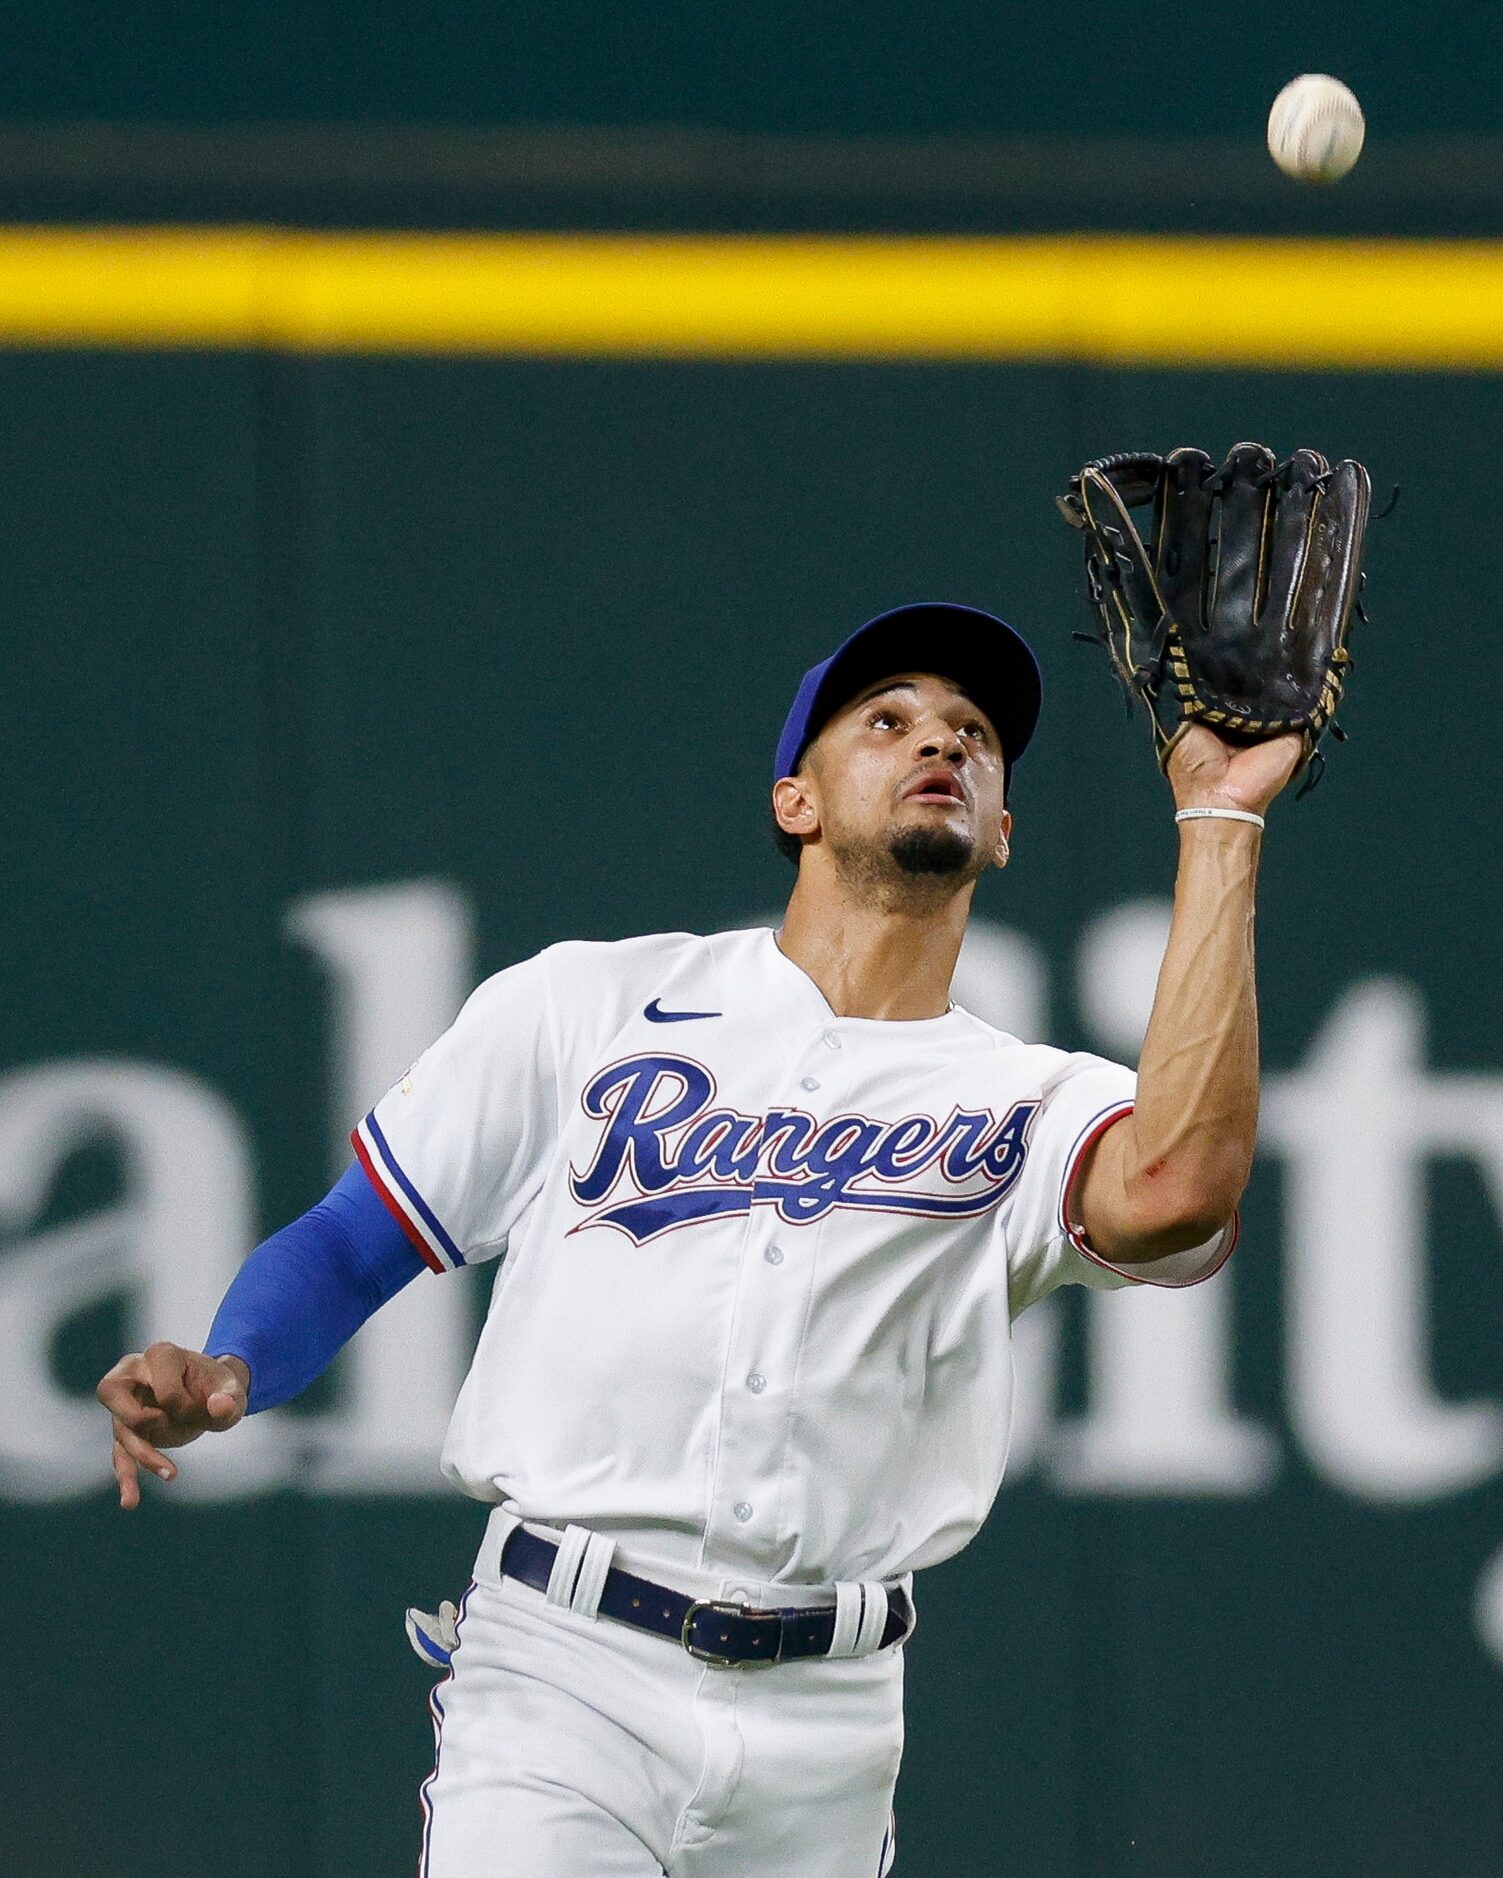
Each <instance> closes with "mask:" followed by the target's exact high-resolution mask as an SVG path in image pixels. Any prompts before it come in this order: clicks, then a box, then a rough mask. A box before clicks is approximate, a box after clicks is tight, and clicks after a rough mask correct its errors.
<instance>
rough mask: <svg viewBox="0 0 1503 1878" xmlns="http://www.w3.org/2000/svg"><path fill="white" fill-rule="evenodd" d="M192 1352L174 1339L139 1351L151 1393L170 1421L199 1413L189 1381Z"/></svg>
mask: <svg viewBox="0 0 1503 1878" xmlns="http://www.w3.org/2000/svg"><path fill="white" fill-rule="evenodd" d="M192 1358H193V1352H192V1351H191V1350H185V1349H183V1348H182V1346H181V1345H180V1344H176V1343H153V1344H151V1345H150V1346H149V1347H148V1348H147V1349H146V1350H145V1351H144V1352H143V1353H142V1361H143V1362H144V1363H145V1366H146V1375H147V1380H148V1383H149V1385H150V1388H151V1393H152V1396H153V1397H154V1398H155V1400H156V1401H157V1402H159V1403H160V1404H161V1406H162V1407H163V1408H164V1409H166V1411H167V1413H168V1415H170V1416H171V1418H172V1419H173V1421H175V1422H179V1421H187V1422H192V1421H194V1420H197V1419H198V1418H199V1417H200V1416H201V1415H202V1413H203V1403H202V1401H200V1400H198V1399H196V1398H195V1396H194V1394H193V1390H192V1387H191V1385H190V1380H189V1378H190V1364H191V1362H192Z"/></svg>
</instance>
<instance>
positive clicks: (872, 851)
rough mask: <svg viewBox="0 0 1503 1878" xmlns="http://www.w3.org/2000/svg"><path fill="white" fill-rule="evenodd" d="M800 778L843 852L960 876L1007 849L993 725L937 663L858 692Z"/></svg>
mask: <svg viewBox="0 0 1503 1878" xmlns="http://www.w3.org/2000/svg"><path fill="white" fill-rule="evenodd" d="M798 780H799V782H800V783H801V784H802V785H803V789H804V793H805V795H806V796H807V798H808V803H809V807H810V809H811V810H812V814H813V817H814V823H815V827H817V831H818V833H819V835H820V837H821V838H822V839H824V840H826V841H828V842H829V844H830V848H831V851H832V853H834V854H836V855H837V856H839V855H842V854H846V853H849V854H851V855H853V856H855V855H860V856H873V855H885V856H887V857H889V858H890V860H891V862H892V863H893V864H895V866H896V867H897V868H899V869H900V870H902V871H903V872H905V873H909V874H931V875H945V874H950V875H957V876H959V877H961V878H963V879H974V878H975V877H976V876H977V875H978V874H980V873H981V872H982V871H983V870H984V869H985V868H986V867H988V866H989V865H991V864H992V862H993V861H995V860H999V859H1004V858H1005V849H1001V851H1000V852H999V849H1000V844H1001V843H1002V842H1003V841H1004V840H1005V837H1006V835H1007V833H1008V830H1009V826H1010V820H1011V818H1010V817H1009V816H1008V814H1007V810H1006V808H1005V806H1004V802H1003V792H1004V786H1005V774H1004V769H1003V762H1002V747H1001V744H1000V742H999V741H998V738H997V733H996V730H995V729H994V728H993V726H992V723H991V720H990V719H989V718H988V717H987V716H986V714H985V712H983V711H981V710H979V709H978V708H977V706H976V705H975V704H974V703H973V702H972V700H971V699H970V698H969V697H967V695H966V694H965V692H963V691H962V690H961V689H960V688H959V686H957V685H956V684H955V683H953V682H952V681H951V680H950V679H948V678H944V677H941V676H939V675H937V674H935V673H933V672H902V673H898V674H896V675H895V676H893V677H891V678H885V679H883V680H882V681H881V682H880V683H877V684H874V685H868V686H867V687H865V688H864V689H863V690H862V691H860V692H858V693H857V695H856V696H855V697H854V698H853V699H852V700H851V701H850V703H849V704H847V705H845V706H843V707H842V708H841V709H840V710H839V711H837V712H836V714H835V715H834V716H833V717H832V718H831V719H830V721H829V722H828V723H827V724H826V725H825V727H824V729H823V730H822V731H821V732H820V734H819V736H818V738H817V739H816V740H815V742H814V744H813V745H812V746H811V747H810V750H809V752H808V756H807V758H806V760H805V765H804V771H803V773H802V774H801V776H800V778H799V779H798ZM780 786H781V785H780ZM797 832H800V833H812V832H815V828H814V827H811V828H805V829H799V830H797Z"/></svg>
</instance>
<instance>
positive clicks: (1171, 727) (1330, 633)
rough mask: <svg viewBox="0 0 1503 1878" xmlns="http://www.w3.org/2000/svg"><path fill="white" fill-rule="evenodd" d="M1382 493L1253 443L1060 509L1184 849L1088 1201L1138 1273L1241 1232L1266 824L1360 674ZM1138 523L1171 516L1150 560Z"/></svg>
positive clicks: (1251, 1122) (1135, 462) (1107, 478)
mask: <svg viewBox="0 0 1503 1878" xmlns="http://www.w3.org/2000/svg"><path fill="white" fill-rule="evenodd" d="M1370 489H1371V486H1370V482H1369V478H1368V474H1367V471H1366V470H1365V469H1364V468H1363V467H1362V465H1361V464H1360V463H1356V462H1353V461H1352V460H1351V459H1349V458H1348V459H1346V460H1344V461H1342V462H1339V463H1336V464H1334V465H1333V464H1330V463H1328V462H1327V460H1326V458H1325V457H1324V456H1322V455H1321V454H1320V452H1319V451H1317V450H1308V449H1305V450H1296V451H1295V452H1294V453H1293V455H1292V456H1291V457H1290V458H1289V459H1288V460H1287V461H1286V462H1283V463H1280V462H1278V461H1277V460H1276V459H1275V457H1274V454H1273V452H1272V451H1271V450H1267V449H1265V448H1264V446H1263V445H1262V444H1257V443H1239V444H1238V445H1236V447H1235V448H1234V449H1233V450H1232V451H1231V453H1230V454H1229V455H1228V457H1227V459H1226V461H1225V462H1224V463H1223V464H1222V465H1221V466H1220V467H1219V468H1217V467H1215V466H1214V465H1213V464H1212V462H1211V459H1210V458H1209V457H1208V456H1207V455H1206V454H1205V452H1204V451H1201V450H1194V449H1179V450H1174V451H1171V452H1170V454H1169V455H1168V456H1167V457H1161V456H1157V455H1154V454H1151V453H1146V452H1140V453H1124V454H1119V455H1116V456H1110V457H1102V458H1098V459H1097V460H1096V461H1095V462H1092V463H1088V464H1087V465H1086V466H1085V468H1084V469H1082V470H1081V471H1080V473H1079V474H1078V475H1077V476H1075V477H1073V478H1072V479H1071V483H1070V487H1069V490H1068V491H1067V493H1066V494H1065V495H1064V496H1063V497H1062V498H1061V501H1060V506H1061V509H1062V510H1063V512H1064V515H1065V519H1066V520H1067V521H1068V522H1070V524H1071V525H1072V526H1073V527H1075V528H1076V529H1078V530H1079V531H1080V532H1081V537H1082V540H1083V542H1084V545H1085V558H1086V570H1087V578H1088V585H1089V593H1090V598H1091V601H1092V604H1093V605H1094V607H1095V609H1096V615H1097V618H1098V620H1099V622H1100V627H1101V632H1100V638H1101V643H1102V644H1103V645H1104V646H1105V647H1106V649H1107V651H1108V653H1109V654H1110V657H1111V661H1112V666H1113V669H1114V670H1115V671H1116V673H1117V675H1118V677H1119V678H1121V679H1122V680H1123V681H1124V683H1125V684H1126V685H1127V687H1128V690H1129V692H1130V694H1131V695H1132V696H1133V697H1134V698H1136V699H1138V700H1140V701H1141V702H1142V703H1143V704H1144V705H1145V706H1146V707H1147V710H1148V718H1149V723H1150V725H1151V727H1152V730H1153V736H1154V742H1155V745H1156V747H1157V749H1158V753H1159V760H1160V762H1161V763H1162V764H1163V766H1164V768H1165V771H1166V773H1167V775H1168V778H1169V781H1170V784H1171V786H1172V787H1173V790H1174V799H1175V807H1176V821H1177V822H1178V823H1179V829H1180V862H1179V873H1178V876H1177V879H1176V881H1175V889H1174V921H1173V925H1172V927H1171V930H1170V937H1169V946H1168V950H1167V952H1166V954H1165V958H1164V963H1163V967H1162V969H1161V971H1160V974H1159V984H1158V993H1157V996H1156V998H1155V1000H1154V1007H1153V1016H1152V1018H1151V1020H1150V1022H1149V1026H1148V1035H1147V1037H1146V1039H1145V1041H1144V1045H1143V1054H1142V1058H1141V1060H1140V1063H1139V1069H1138V1095H1137V1106H1136V1108H1135V1109H1134V1110H1133V1112H1132V1114H1131V1115H1130V1116H1129V1117H1127V1118H1125V1119H1124V1120H1122V1121H1120V1122H1118V1123H1117V1124H1116V1125H1115V1126H1114V1127H1112V1128H1110V1129H1109V1130H1108V1131H1107V1133H1106V1134H1105V1135H1103V1136H1102V1138H1101V1140H1100V1142H1099V1143H1098V1144H1097V1146H1096V1148H1095V1150H1094V1152H1093V1154H1092V1156H1091V1159H1090V1160H1089V1162H1088V1163H1087V1164H1086V1165H1085V1167H1084V1168H1083V1171H1082V1173H1081V1175H1080V1177H1079V1180H1078V1182H1077V1189H1078V1191H1077V1195H1076V1204H1077V1208H1078V1211H1079V1214H1080V1223H1081V1224H1082V1225H1083V1226H1084V1228H1085V1230H1086V1233H1087V1236H1088V1238H1089V1240H1090V1243H1091V1246H1092V1248H1093V1250H1095V1251H1096V1252H1097V1253H1099V1254H1101V1255H1102V1256H1103V1257H1105V1258H1107V1259H1113V1260H1116V1261H1119V1262H1125V1263H1133V1262H1135V1261H1142V1260H1146V1259H1152V1258H1155V1257H1158V1256H1160V1255H1162V1254H1163V1253H1166V1252H1174V1251H1180V1250H1188V1249H1189V1248H1191V1247H1193V1246H1196V1245H1198V1244H1200V1243H1202V1242H1203V1241H1204V1240H1205V1239H1206V1238H1207V1237H1208V1236H1209V1235H1210V1234H1211V1233H1213V1232H1214V1231H1215V1230H1216V1229H1217V1227H1219V1226H1221V1225H1223V1224H1224V1223H1225V1222H1226V1221H1227V1220H1229V1219H1230V1218H1231V1215H1232V1213H1233V1212H1234V1210H1235V1208H1236V1205H1237V1202H1238V1200H1239V1199H1240V1197H1241V1194H1242V1189H1243V1187H1244V1186H1245V1185H1246V1183H1247V1178H1248V1174H1249V1173H1250V1171H1251V1168H1252V1157H1253V1146H1254V1139H1255V1136H1256V1132H1257V1119H1258V1019H1257V1005H1256V999H1255V988H1254V981H1253V890H1254V885H1255V882H1256V878H1257V868H1258V857H1259V853H1260V848H1261V841H1262V833H1263V812H1264V810H1266V809H1267V807H1268V806H1269V804H1270V803H1271V802H1272V801H1273V799H1274V797H1275V796H1276V795H1278V793H1279V791H1280V790H1281V789H1282V788H1283V787H1284V786H1285V784H1286V783H1288V782H1289V781H1290V779H1291V778H1292V777H1293V776H1294V775H1295V774H1296V773H1297V772H1298V771H1299V770H1300V769H1301V768H1302V767H1304V766H1306V765H1308V766H1310V779H1311V780H1312V781H1313V780H1314V778H1315V777H1316V776H1317V775H1318V774H1319V770H1320V765H1321V763H1322V761H1323V758H1322V753H1321V752H1320V750H1319V748H1318V746H1319V744H1320V742H1321V739H1322V738H1323V737H1324V735H1325V733H1326V732H1327V731H1328V730H1329V731H1332V732H1333V734H1339V733H1336V731H1335V725H1334V714H1335V711H1336V708H1337V705H1338V704H1339V702H1340V699H1341V695H1342V689H1343V686H1344V684H1345V682H1346V677H1347V673H1348V670H1349V667H1350V663H1351V660H1350V654H1349V652H1348V650H1347V639H1348V636H1349V634H1350V631H1351V626H1352V621H1353V618H1354V616H1360V614H1361V608H1360V606H1359V605H1358V603H1357V595H1358V592H1359V590H1360V586H1361V564H1362V546H1363V539H1364V535H1365V532H1366V527H1367V515H1368V502H1369V496H1370ZM1134 511H1144V512H1146V513H1151V515H1152V525H1151V528H1149V530H1148V533H1149V539H1147V540H1145V539H1144V537H1143V536H1142V535H1141V534H1140V533H1139V531H1138V524H1137V522H1136V520H1135V519H1134Z"/></svg>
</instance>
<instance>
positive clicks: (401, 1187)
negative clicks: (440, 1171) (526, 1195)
mask: <svg viewBox="0 0 1503 1878" xmlns="http://www.w3.org/2000/svg"><path fill="white" fill-rule="evenodd" d="M350 1145H351V1146H352V1147H353V1148H354V1150H355V1158H356V1159H357V1160H358V1161H359V1163H360V1165H361V1167H362V1168H364V1170H365V1173H366V1176H367V1178H368V1179H369V1181H370V1183H371V1185H372V1186H373V1187H374V1188H375V1190H376V1192H377V1194H378V1195H379V1197H380V1198H381V1199H382V1200H383V1201H384V1202H385V1205H386V1209H387V1211H388V1212H389V1213H390V1214H391V1216H392V1218H393V1219H394V1220H395V1221H396V1222H397V1224H398V1225H399V1226H400V1227H401V1228H402V1230H403V1232H404V1233H406V1235H407V1237H408V1239H409V1240H411V1242H412V1245H413V1249H414V1250H415V1251H416V1252H417V1254H418V1256H419V1258H421V1259H422V1261H423V1263H424V1264H425V1265H427V1266H429V1267H431V1269H432V1270H434V1271H436V1272H452V1271H457V1270H458V1269H459V1267H460V1266H462V1265H463V1264H464V1262H465V1261H464V1254H463V1253H462V1252H461V1251H460V1249H459V1247H458V1246H457V1245H455V1243H454V1241H453V1240H452V1239H451V1238H450V1237H449V1235H448V1233H446V1232H445V1231H444V1229H443V1226H442V1225H441V1224H440V1222H439V1219H438V1215H437V1214H436V1213H435V1212H434V1211H433V1209H432V1207H430V1206H429V1205H428V1203H427V1201H426V1200H424V1198H423V1196H422V1195H421V1194H420V1193H419V1192H418V1190H417V1188H416V1187H414V1186H413V1184H412V1182H411V1181H410V1180H409V1179H408V1178H407V1176H406V1174H404V1173H403V1171H402V1169H401V1166H400V1165H399V1164H398V1161H397V1158H396V1156H395V1155H394V1154H393V1153H392V1151H391V1149H390V1148H389V1147H388V1146H387V1143H386V1137H385V1135H383V1134H382V1132H381V1125H380V1123H379V1122H378V1121H377V1120H376V1115H375V1110H374V1109H373V1110H372V1111H371V1113H370V1114H369V1115H367V1116H366V1117H365V1119H364V1121H362V1122H360V1123H358V1124H357V1125H356V1127H355V1129H354V1131H353V1133H352V1134H351V1136H350Z"/></svg>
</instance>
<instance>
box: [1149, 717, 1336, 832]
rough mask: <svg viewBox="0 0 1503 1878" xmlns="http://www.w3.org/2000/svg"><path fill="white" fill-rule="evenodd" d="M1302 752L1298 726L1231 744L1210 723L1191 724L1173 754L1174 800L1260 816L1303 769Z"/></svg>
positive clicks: (1178, 803) (1184, 806) (1182, 805)
mask: <svg viewBox="0 0 1503 1878" xmlns="http://www.w3.org/2000/svg"><path fill="white" fill-rule="evenodd" d="M1303 752H1304V739H1303V738H1302V737H1301V736H1300V735H1299V733H1298V732H1297V731H1291V732H1289V733H1288V734H1287V735H1285V736H1282V737H1269V738H1268V739H1267V740H1266V741H1265V742H1263V743H1228V742H1227V741H1226V739H1225V738H1223V737H1218V736H1217V735H1216V733H1215V731H1214V730H1211V729H1209V728H1208V727H1207V726H1206V725H1204V724H1191V725H1189V726H1188V727H1187V728H1186V730H1185V732H1184V734H1183V735H1182V736H1181V738H1180V740H1179V742H1178V743H1177V744H1176V745H1175V746H1174V748H1173V750H1172V751H1171V752H1170V755H1169V782H1170V786H1171V787H1172V788H1173V790H1174V805H1175V807H1176V808H1181V809H1209V808H1217V809H1245V810H1247V811H1248V812H1249V813H1251V814H1253V815H1261V814H1262V813H1263V812H1264V810H1265V809H1266V808H1267V807H1268V805H1269V803H1270V802H1272V801H1273V799H1274V797H1275V796H1276V795H1277V794H1278V793H1279V791H1280V790H1281V789H1282V788H1283V787H1284V785H1285V784H1286V783H1287V782H1288V781H1289V779H1290V778H1291V777H1292V776H1293V775H1294V772H1295V771H1296V770H1297V769H1298V768H1299V762H1300V757H1301V755H1302V754H1303Z"/></svg>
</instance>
